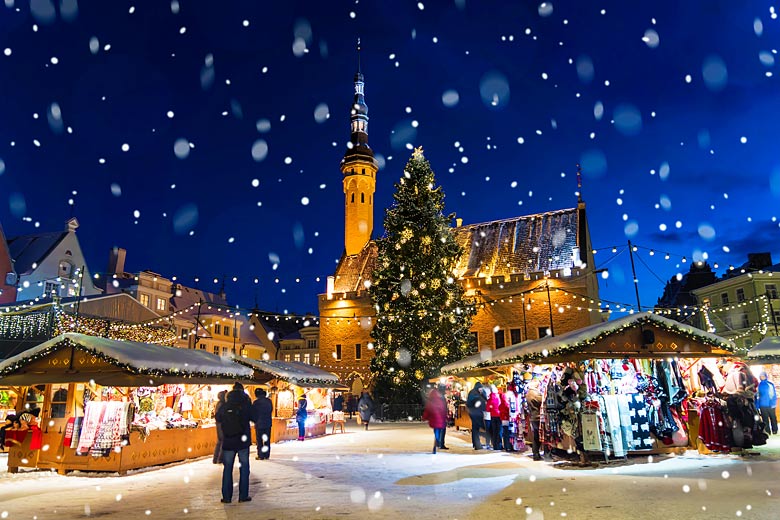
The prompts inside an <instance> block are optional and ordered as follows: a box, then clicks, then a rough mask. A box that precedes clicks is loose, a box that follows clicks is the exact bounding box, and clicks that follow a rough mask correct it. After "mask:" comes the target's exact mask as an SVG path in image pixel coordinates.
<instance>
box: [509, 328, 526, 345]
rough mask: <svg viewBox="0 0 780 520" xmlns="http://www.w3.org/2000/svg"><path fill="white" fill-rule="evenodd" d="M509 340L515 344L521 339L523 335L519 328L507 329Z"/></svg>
mask: <svg viewBox="0 0 780 520" xmlns="http://www.w3.org/2000/svg"><path fill="white" fill-rule="evenodd" d="M509 341H511V342H512V345H516V344H518V343H520V342H521V341H523V335H522V334H521V333H520V329H509Z"/></svg>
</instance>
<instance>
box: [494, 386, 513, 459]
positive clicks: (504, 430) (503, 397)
mask: <svg viewBox="0 0 780 520" xmlns="http://www.w3.org/2000/svg"><path fill="white" fill-rule="evenodd" d="M513 397H514V396H513ZM499 401H500V402H499V404H498V411H499V413H500V414H501V440H502V441H503V442H504V451H515V450H514V448H513V447H512V443H511V442H509V420H510V414H509V412H510V410H509V398H508V396H507V394H506V392H501V393H499Z"/></svg>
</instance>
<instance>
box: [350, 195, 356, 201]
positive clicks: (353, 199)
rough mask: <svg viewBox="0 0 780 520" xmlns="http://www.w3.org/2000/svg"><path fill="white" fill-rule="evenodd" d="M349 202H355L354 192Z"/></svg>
mask: <svg viewBox="0 0 780 520" xmlns="http://www.w3.org/2000/svg"><path fill="white" fill-rule="evenodd" d="M350 202H355V194H354V193H353V194H352V200H350Z"/></svg>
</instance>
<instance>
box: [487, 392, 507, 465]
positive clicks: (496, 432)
mask: <svg viewBox="0 0 780 520" xmlns="http://www.w3.org/2000/svg"><path fill="white" fill-rule="evenodd" d="M500 406H501V398H500V397H499V396H498V389H497V388H496V385H490V397H488V400H487V411H488V412H489V413H490V433H491V441H492V444H493V450H494V451H495V450H501V449H503V448H502V446H501V410H500Z"/></svg>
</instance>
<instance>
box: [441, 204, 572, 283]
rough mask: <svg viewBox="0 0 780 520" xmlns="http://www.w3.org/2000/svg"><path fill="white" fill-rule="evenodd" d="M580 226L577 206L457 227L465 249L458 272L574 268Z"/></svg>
mask: <svg viewBox="0 0 780 520" xmlns="http://www.w3.org/2000/svg"><path fill="white" fill-rule="evenodd" d="M577 229H578V213H577V209H564V210H560V211H551V212H548V213H538V214H536V215H526V216H522V217H514V218H510V219H506V220H495V221H493V222H485V223H482V224H471V225H467V226H461V227H458V228H455V230H454V231H455V240H456V241H457V242H458V245H460V246H461V247H462V248H463V251H464V254H463V256H461V258H460V260H459V261H458V264H457V268H456V269H457V273H458V274H459V275H460V276H461V277H471V276H498V275H505V276H508V275H509V274H513V273H533V272H544V271H554V270H558V269H563V268H564V267H573V258H574V251H575V248H576V247H577ZM583 256H584V255H583Z"/></svg>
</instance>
